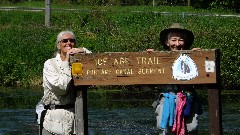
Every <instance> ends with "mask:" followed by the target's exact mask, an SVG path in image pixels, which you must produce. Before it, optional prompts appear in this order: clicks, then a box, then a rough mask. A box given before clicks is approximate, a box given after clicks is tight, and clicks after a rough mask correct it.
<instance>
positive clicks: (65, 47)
mask: <svg viewBox="0 0 240 135" xmlns="http://www.w3.org/2000/svg"><path fill="white" fill-rule="evenodd" d="M76 43H77V42H76V38H75V35H74V33H73V32H72V31H62V32H60V33H59V34H58V36H57V40H56V45H57V49H58V51H57V53H56V56H55V58H51V59H48V60H47V61H46V62H45V63H44V68H43V88H44V95H43V97H42V100H41V101H42V103H43V105H44V109H45V110H44V111H43V112H42V116H41V120H40V134H43V135H48V134H60V135H69V134H73V132H74V129H73V125H74V102H75V91H74V85H73V82H72V76H71V66H70V64H69V55H70V54H75V53H91V51H89V50H87V49H86V48H76Z"/></svg>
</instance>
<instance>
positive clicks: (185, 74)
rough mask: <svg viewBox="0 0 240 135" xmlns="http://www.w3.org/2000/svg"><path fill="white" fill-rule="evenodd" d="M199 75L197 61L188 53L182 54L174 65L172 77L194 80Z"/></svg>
mask: <svg viewBox="0 0 240 135" xmlns="http://www.w3.org/2000/svg"><path fill="white" fill-rule="evenodd" d="M197 76H198V69H197V66H196V64H195V62H194V61H193V60H192V59H191V58H190V56H188V55H187V54H180V56H179V57H178V58H177V59H176V60H175V61H174V63H173V66H172V77H173V78H174V79H175V80H192V79H194V78H196V77H197Z"/></svg>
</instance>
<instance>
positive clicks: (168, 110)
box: [160, 93, 176, 129]
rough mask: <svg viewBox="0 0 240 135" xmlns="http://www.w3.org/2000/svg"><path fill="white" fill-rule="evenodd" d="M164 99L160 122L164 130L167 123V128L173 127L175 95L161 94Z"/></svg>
mask: <svg viewBox="0 0 240 135" xmlns="http://www.w3.org/2000/svg"><path fill="white" fill-rule="evenodd" d="M163 97H164V103H163V112H162V120H161V122H160V127H161V128H164V129H165V128H166V127H167V124H168V123H169V126H172V125H173V122H174V116H175V111H174V110H175V108H176V104H175V99H176V95H174V94H169V93H163Z"/></svg>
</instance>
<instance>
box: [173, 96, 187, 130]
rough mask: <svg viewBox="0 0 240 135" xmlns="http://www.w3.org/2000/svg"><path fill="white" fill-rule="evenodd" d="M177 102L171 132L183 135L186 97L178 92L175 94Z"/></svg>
mask: <svg viewBox="0 0 240 135" xmlns="http://www.w3.org/2000/svg"><path fill="white" fill-rule="evenodd" d="M177 96H178V102H177V109H176V117H175V119H174V124H173V128H172V131H173V132H176V135H185V133H186V131H185V124H184V115H183V113H184V107H185V105H186V96H185V95H184V94H183V93H182V92H179V93H177Z"/></svg>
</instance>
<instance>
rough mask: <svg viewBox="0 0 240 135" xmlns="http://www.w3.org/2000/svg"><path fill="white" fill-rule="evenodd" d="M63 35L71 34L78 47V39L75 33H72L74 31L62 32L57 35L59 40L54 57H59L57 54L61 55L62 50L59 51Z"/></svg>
mask: <svg viewBox="0 0 240 135" xmlns="http://www.w3.org/2000/svg"><path fill="white" fill-rule="evenodd" d="M63 34H71V35H72V37H73V39H75V45H77V41H76V38H75V35H74V33H73V32H72V31H69V30H66V31H61V32H60V33H59V34H58V35H57V40H56V43H55V44H56V50H57V51H56V52H55V53H54V56H56V55H57V53H60V50H59V49H58V45H59V43H60V42H61V40H62V35H63Z"/></svg>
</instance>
